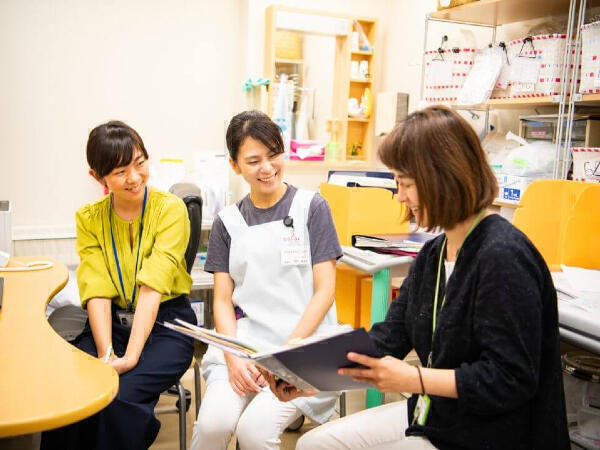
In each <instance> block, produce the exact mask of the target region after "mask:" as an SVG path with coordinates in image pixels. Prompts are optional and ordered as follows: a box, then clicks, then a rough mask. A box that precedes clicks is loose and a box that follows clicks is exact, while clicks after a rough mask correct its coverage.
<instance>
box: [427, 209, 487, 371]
mask: <svg viewBox="0 0 600 450" xmlns="http://www.w3.org/2000/svg"><path fill="white" fill-rule="evenodd" d="M484 214H485V209H484V210H482V211H481V212H480V213H479V214H478V215H477V217H475V220H473V223H471V226H470V227H469V230H468V231H467V234H465V238H464V239H463V241H462V244H460V248H459V249H458V252H457V253H456V257H457V259H458V255H459V254H460V251H461V250H462V246H463V245H464V243H465V241H466V240H467V238H468V237H469V235H470V234H471V232H472V231H473V230H474V229H475V227H476V226H477V224H479V222H481V219H482V218H483V215H484ZM447 240H448V239H447V238H444V242H442V248H441V249H440V259H439V261H438V270H437V279H436V282H435V295H434V296H433V320H432V321H431V349H430V350H429V356H428V357H427V367H431V361H432V355H433V335H434V334H435V329H436V326H437V306H438V298H439V293H440V276H441V273H442V261H443V259H444V249H445V248H446V241H447ZM445 302H446V294H445V293H444V298H443V299H442V305H441V306H440V310H441V309H442V308H443V307H444V303H445Z"/></svg>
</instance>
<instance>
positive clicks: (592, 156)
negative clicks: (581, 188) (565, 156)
mask: <svg viewBox="0 0 600 450" xmlns="http://www.w3.org/2000/svg"><path fill="white" fill-rule="evenodd" d="M571 152H572V153H573V180H574V181H591V182H595V183H600V148H598V147H573V148H572V149H571Z"/></svg>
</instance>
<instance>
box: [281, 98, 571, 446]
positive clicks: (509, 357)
mask: <svg viewBox="0 0 600 450" xmlns="http://www.w3.org/2000/svg"><path fill="white" fill-rule="evenodd" d="M379 156H380V158H381V160H382V161H383V163H384V164H385V165H386V166H388V167H389V168H390V169H391V170H392V171H393V172H394V174H395V176H396V180H397V183H398V199H399V201H401V202H405V203H406V205H407V206H408V208H409V215H412V216H414V218H415V220H416V222H417V223H418V225H419V226H423V227H427V228H430V229H431V228H434V227H441V228H442V229H443V230H444V233H443V234H441V235H440V236H438V237H437V238H436V239H434V240H432V241H430V242H428V243H427V244H426V245H425V247H424V248H423V249H422V250H421V252H420V253H419V255H418V257H417V259H416V261H415V262H414V264H413V266H412V267H411V269H410V272H409V274H408V277H407V278H406V280H405V281H404V283H403V285H402V288H401V290H400V295H399V297H398V298H397V299H395V300H394V302H393V303H392V304H391V305H390V309H389V311H388V314H387V317H386V319H385V321H384V322H380V323H378V324H375V325H374V326H373V328H372V329H371V331H370V335H371V337H372V339H373V340H374V341H375V343H376V344H377V346H378V347H379V348H380V349H381V350H382V352H383V353H384V354H385V355H386V356H385V357H383V358H381V359H377V358H369V357H367V356H364V355H358V354H353V353H350V354H348V358H349V359H350V360H352V361H355V362H357V363H361V364H363V365H364V366H366V368H363V369H341V370H340V372H341V373H343V374H347V375H350V376H352V377H354V378H355V379H357V380H362V381H366V382H368V383H372V384H373V385H375V386H376V387H377V388H378V389H379V390H380V391H383V392H410V393H413V396H412V397H411V398H410V399H409V400H408V401H407V402H397V403H392V404H388V405H384V406H380V407H378V408H373V409H369V410H366V411H363V412H361V413H358V414H354V415H351V416H348V417H346V418H343V419H340V420H337V421H334V422H330V423H328V424H325V425H323V426H321V427H318V428H316V429H315V430H313V431H311V432H309V433H307V434H306V435H304V436H303V437H302V438H301V439H300V441H299V442H298V446H297V448H298V449H311V450H314V449H320V448H323V449H325V448H327V449H331V448H375V447H376V448H441V449H459V448H469V449H568V448H569V439H568V432H567V423H566V416H565V405H564V394H563V386H562V376H561V367H560V353H559V335H558V312H557V304H556V293H555V290H554V287H553V284H552V279H551V277H550V273H549V272H548V268H547V266H546V264H545V262H544V260H543V259H542V257H541V256H540V254H539V252H538V251H537V250H536V249H535V247H534V246H533V244H532V243H531V242H530V241H529V239H527V237H526V236H525V235H523V233H521V232H520V231H519V230H517V229H516V228H515V227H513V226H512V225H511V224H510V223H509V222H507V221H506V220H504V219H503V218H502V217H500V216H498V215H494V214H491V213H490V212H488V211H487V208H488V207H489V206H490V205H491V203H492V201H493V199H494V198H495V197H496V194H497V184H496V179H495V177H494V174H493V173H492V171H491V169H490V167H489V165H488V163H487V161H486V157H485V154H484V152H483V150H482V148H481V144H480V142H479V139H478V138H477V135H476V134H475V132H474V131H473V129H472V128H471V126H470V125H469V124H468V123H467V122H466V121H465V120H464V119H463V118H462V117H461V116H460V115H458V114H457V113H456V112H454V111H453V110H451V109H449V108H445V107H442V106H433V107H429V108H427V109H424V110H422V111H417V112H415V113H413V114H411V115H410V116H409V117H408V118H407V119H406V120H405V121H404V122H403V123H401V124H400V125H399V126H398V127H397V128H396V129H395V130H394V131H393V132H392V133H390V134H389V135H388V137H387V138H386V139H385V141H384V142H383V144H382V145H381V147H380V149H379ZM413 348H414V349H415V350H416V352H417V354H418V356H419V359H420V361H421V364H422V367H414V366H411V365H408V364H407V363H405V362H404V361H402V359H403V358H404V357H405V356H406V354H407V353H408V352H409V351H410V350H411V349H413ZM272 388H273V389H274V390H275V392H276V394H277V395H278V396H279V397H280V398H290V397H292V396H295V395H303V393H302V392H297V391H296V390H295V389H293V388H290V387H289V386H285V384H282V383H280V384H279V385H277V386H275V385H274V384H273V385H272ZM286 388H287V389H286Z"/></svg>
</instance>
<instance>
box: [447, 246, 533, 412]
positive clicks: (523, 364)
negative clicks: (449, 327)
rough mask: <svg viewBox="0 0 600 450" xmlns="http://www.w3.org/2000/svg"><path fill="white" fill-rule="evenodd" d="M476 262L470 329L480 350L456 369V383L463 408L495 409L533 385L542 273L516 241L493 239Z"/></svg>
mask: <svg viewBox="0 0 600 450" xmlns="http://www.w3.org/2000/svg"><path fill="white" fill-rule="evenodd" d="M479 265H480V268H479V276H478V280H479V281H478V283H477V286H476V289H477V292H476V293H475V297H474V298H475V317H474V330H473V334H474V338H475V339H476V340H477V341H478V342H477V344H478V345H479V348H481V356H480V358H479V359H478V360H477V361H475V362H472V363H463V364H461V365H460V367H459V368H457V369H456V371H455V377H456V389H457V391H458V401H459V407H460V408H461V409H462V410H463V411H466V412H469V413H474V414H481V415H497V414H502V413H503V412H506V411H510V410H512V409H515V408H517V407H518V406H520V405H522V404H523V403H525V402H527V401H528V400H530V399H531V398H532V397H533V395H534V394H535V392H536V391H537V382H538V372H539V366H540V357H541V356H540V352H541V345H542V343H541V339H542V293H541V291H542V288H541V281H540V280H541V279H542V277H541V274H540V268H539V267H538V266H537V265H536V262H535V259H534V258H532V255H531V252H530V250H529V249H527V248H525V246H524V245H523V246H520V245H518V243H511V242H506V243H504V244H498V243H496V245H495V246H494V248H490V249H488V250H486V251H484V253H483V254H482V255H481V259H480V262H479Z"/></svg>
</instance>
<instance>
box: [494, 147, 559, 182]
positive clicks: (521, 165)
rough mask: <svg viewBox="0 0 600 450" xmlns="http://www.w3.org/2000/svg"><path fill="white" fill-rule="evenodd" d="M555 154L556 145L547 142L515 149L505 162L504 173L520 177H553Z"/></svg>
mask: <svg viewBox="0 0 600 450" xmlns="http://www.w3.org/2000/svg"><path fill="white" fill-rule="evenodd" d="M555 152H556V145H555V144H553V143H552V142H545V141H534V142H532V143H530V144H527V145H523V146H521V147H517V148H514V149H512V150H511V151H510V153H509V154H508V156H507V157H506V160H505V161H504V164H503V166H504V167H503V171H504V173H506V174H508V175H517V176H520V177H532V176H536V177H544V176H551V175H552V169H553V167H554V157H555Z"/></svg>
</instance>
